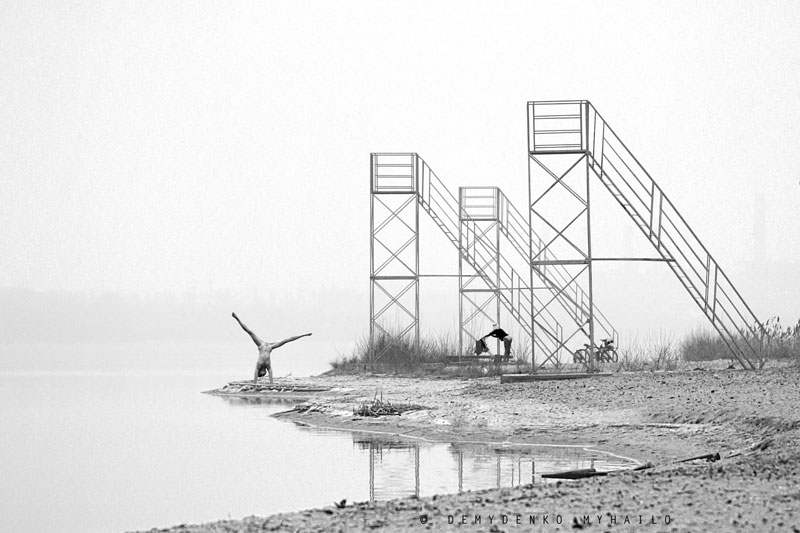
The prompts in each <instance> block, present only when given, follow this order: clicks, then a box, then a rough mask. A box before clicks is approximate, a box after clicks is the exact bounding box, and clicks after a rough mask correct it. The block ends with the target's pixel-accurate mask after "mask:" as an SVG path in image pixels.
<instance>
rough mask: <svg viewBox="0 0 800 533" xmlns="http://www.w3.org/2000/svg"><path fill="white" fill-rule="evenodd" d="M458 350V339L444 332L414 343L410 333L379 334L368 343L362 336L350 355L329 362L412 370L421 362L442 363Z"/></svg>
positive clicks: (336, 366) (339, 366) (335, 365)
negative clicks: (399, 334)
mask: <svg viewBox="0 0 800 533" xmlns="http://www.w3.org/2000/svg"><path fill="white" fill-rule="evenodd" d="M457 353H458V340H453V339H452V338H449V337H447V336H445V335H440V336H439V337H437V338H435V339H421V340H420V341H419V342H415V341H414V339H412V338H411V337H410V336H408V335H407V336H405V337H401V338H399V339H398V338H397V337H396V336H392V335H387V334H386V333H381V334H379V335H377V336H376V337H375V339H374V340H373V342H370V339H369V337H366V338H362V339H361V340H360V341H359V342H358V343H357V344H356V347H355V348H354V349H353V352H352V353H351V354H350V355H349V356H340V357H339V358H338V359H337V360H335V361H332V362H331V363H330V365H331V367H332V368H333V369H334V370H341V369H346V368H347V367H350V366H353V365H365V366H380V367H388V368H391V369H393V370H403V371H409V370H415V369H418V368H421V367H422V365H424V364H433V363H442V364H443V363H444V362H445V360H446V359H447V357H448V356H450V355H455V354H457Z"/></svg>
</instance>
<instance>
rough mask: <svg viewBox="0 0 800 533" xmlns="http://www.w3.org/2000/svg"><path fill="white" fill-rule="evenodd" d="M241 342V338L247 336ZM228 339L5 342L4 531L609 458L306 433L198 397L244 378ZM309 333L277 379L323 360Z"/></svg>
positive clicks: (391, 488)
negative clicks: (214, 341) (211, 341)
mask: <svg viewBox="0 0 800 533" xmlns="http://www.w3.org/2000/svg"><path fill="white" fill-rule="evenodd" d="M245 346H247V345H245ZM248 348H253V347H243V346H242V345H241V344H233V345H224V344H218V345H208V344H204V345H192V344H136V345H66V346H62V345H38V346H2V347H0V427H2V433H0V457H2V461H0V494H2V498H0V516H2V519H0V523H2V529H3V530H7V531H63V532H71V531H76V532H77V531H81V532H84V531H86V532H92V531H126V530H132V529H149V528H151V527H157V526H158V527H166V526H170V525H175V524H179V523H184V522H190V523H197V522H204V521H212V520H218V519H222V518H228V517H231V518H241V517H244V516H248V515H252V514H258V515H266V514H271V513H275V512H282V511H291V510H297V509H303V508H309V507H318V506H326V505H330V504H331V502H333V501H334V500H337V501H338V500H341V499H342V498H347V499H348V500H349V501H365V500H369V499H378V500H381V499H388V498H394V497H401V496H407V495H412V494H415V493H416V494H419V495H423V496H424V495H430V494H435V493H443V492H457V491H458V490H459V489H461V490H469V489H479V488H487V487H493V486H510V485H516V484H519V483H529V482H531V480H533V481H534V482H541V480H540V479H539V478H538V475H539V474H541V473H546V472H553V471H558V470H564V469H569V468H576V467H586V466H590V465H592V464H594V466H595V467H596V468H598V469H612V468H618V467H620V466H622V465H623V464H624V463H623V462H622V461H621V460H620V459H619V458H616V457H613V456H609V455H606V454H602V453H600V452H589V451H585V450H581V449H579V448H553V447H525V448H519V447H517V448H513V447H502V446H485V445H474V444H460V445H458V444H435V445H434V444H431V443H427V442H424V441H423V442H420V441H403V440H398V439H388V440H387V439H386V438H385V437H378V436H375V435H369V434H351V433H347V432H333V431H324V430H315V429H310V428H304V427H300V426H296V425H294V424H290V423H286V422H281V421H277V420H275V419H273V418H271V417H270V416H269V415H270V414H271V413H274V412H276V411H279V410H284V409H287V408H288V407H290V406H288V405H286V404H275V403H264V402H252V401H236V400H230V399H225V398H219V397H213V396H209V395H204V394H200V391H203V390H207V389H211V388H215V387H217V386H219V385H221V384H223V383H226V382H228V381H232V380H237V379H243V378H246V377H247V376H248V374H250V373H251V372H252V366H253V365H254V361H255V356H256V353H255V349H254V348H253V349H248ZM315 352H316V353H327V354H330V353H331V347H326V346H322V345H321V344H319V345H314V344H311V343H309V344H308V345H306V347H305V349H304V350H296V351H295V352H291V351H289V350H287V351H286V352H285V355H286V359H282V358H281V355H280V354H279V355H278V356H277V357H276V358H275V361H274V365H275V367H276V374H277V375H278V376H281V375H284V374H286V373H288V372H289V371H291V372H292V374H293V375H295V376H302V375H309V374H313V373H318V372H321V371H324V370H325V369H326V362H327V359H321V358H320V357H318V356H314V355H313V354H314V353H315Z"/></svg>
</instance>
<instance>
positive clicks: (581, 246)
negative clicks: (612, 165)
mask: <svg viewBox="0 0 800 533" xmlns="http://www.w3.org/2000/svg"><path fill="white" fill-rule="evenodd" d="M551 104H552V105H553V106H554V107H555V106H556V105H557V106H558V107H557V110H556V112H547V107H548V106H550V105H551ZM537 105H538V106H542V107H543V108H544V109H543V110H542V112H538V111H537V109H536V106H537ZM543 121H544V122H545V124H546V123H547V121H553V122H556V123H558V124H559V126H558V127H556V128H553V127H548V126H546V125H545V126H543V127H539V124H537V122H539V123H540V124H541V123H542V122H543ZM584 121H585V117H584V114H583V106H582V105H581V102H578V101H569V102H556V103H553V102H529V104H528V205H529V209H528V228H529V231H530V232H531V233H530V238H529V244H530V264H531V266H532V268H531V287H533V286H534V282H535V281H536V274H535V272H534V268H533V267H535V266H540V267H542V268H546V267H547V266H549V265H559V266H561V267H563V268H571V269H574V270H573V272H574V275H573V277H572V279H571V280H570V283H572V282H576V281H577V280H579V279H580V278H581V277H582V276H583V277H584V278H585V279H586V280H587V284H588V292H587V294H588V298H589V302H588V312H586V314H585V315H584V316H585V322H584V323H583V324H578V325H577V326H576V327H575V329H566V330H565V334H564V336H563V337H562V338H561V339H559V340H558V348H557V349H556V350H554V351H552V352H551V353H544V354H541V355H542V359H541V362H538V364H537V359H536V353H535V348H534V356H533V367H534V370H536V369H537V368H540V367H543V366H545V365H548V364H552V365H554V366H556V367H559V366H560V364H561V363H560V359H559V352H560V351H561V350H562V349H565V350H567V351H569V352H573V351H574V350H571V349H569V348H568V347H567V343H569V342H573V341H574V340H575V339H576V337H577V338H580V337H581V336H583V338H584V339H586V340H588V346H589V347H590V349H589V350H588V352H589V368H590V369H594V367H595V363H594V346H595V319H594V311H595V309H594V301H593V295H592V238H591V236H592V222H591V202H590V181H589V178H590V169H589V165H588V157H587V142H586V136H585V134H584V131H585V129H584V127H583V123H584ZM570 155H572V156H574V157H573V158H572V159H571V161H572V163H571V165H569V166H567V168H566V170H564V171H562V170H561V169H556V167H555V165H554V164H553V163H554V162H555V160H556V159H558V160H560V161H562V162H563V160H564V159H565V156H570ZM562 166H563V165H562ZM537 168H538V169H541V170H543V171H544V173H545V174H546V175H548V176H549V177H550V178H552V180H553V183H551V184H550V186H549V187H547V188H546V189H545V190H544V192H543V193H541V194H539V195H538V196H537V197H536V198H534V196H533V195H534V186H533V185H534V184H533V179H534V177H533V174H534V171H535V169H537ZM573 172H577V173H578V174H580V175H582V178H581V187H580V189H578V190H576V188H574V187H570V186H569V185H567V184H566V183H565V179H566V178H567V176H568V175H570V174H572V173H573ZM562 189H563V190H566V191H567V192H568V193H569V194H570V195H571V196H572V197H574V198H576V199H577V200H578V202H579V203H580V207H579V208H578V209H577V212H576V213H575V214H574V216H573V217H572V218H571V220H570V221H569V222H568V223H567V224H566V225H565V226H563V227H557V226H555V225H553V223H551V221H550V220H548V216H547V214H546V212H545V211H544V210H545V209H546V208H547V207H549V206H550V205H552V202H553V201H554V200H553V198H554V197H556V194H557V191H560V190H562ZM570 214H572V213H570ZM535 223H544V224H545V226H547V227H548V228H549V229H550V230H552V231H553V232H555V236H554V237H553V238H552V239H550V240H549V242H546V243H543V245H542V246H541V247H540V249H539V250H534V248H533V242H534V229H533V228H534V224H535ZM576 224H577V225H576ZM573 225H576V227H578V228H585V229H584V230H583V231H582V232H581V234H580V236H579V239H575V238H574V237H573V238H569V237H567V236H566V235H565V233H566V231H567V230H568V229H570V228H571V227H572V226H573ZM563 243H566V244H568V245H569V246H570V247H571V248H572V249H573V250H574V251H575V252H577V255H578V256H579V257H578V259H556V257H558V256H559V255H561V254H559V253H553V252H552V251H551V250H552V248H553V247H554V246H556V245H558V244H563ZM549 257H553V259H550V258H549ZM565 289H566V286H564V287H562V288H561V290H562V291H563V290H565ZM540 300H541V301H543V302H544V304H543V305H542V308H540V309H534V310H533V312H532V313H531V317H532V318H531V329H532V330H533V335H534V337H536V335H537V331H536V325H535V317H536V316H538V315H539V314H540V313H542V312H543V311H544V310H545V309H550V307H551V306H553V307H555V305H556V303H557V297H556V296H553V297H552V298H550V299H548V300H544V299H540ZM562 326H566V325H565V324H562ZM570 331H571V333H570ZM584 344H586V343H584ZM534 346H535V345H534Z"/></svg>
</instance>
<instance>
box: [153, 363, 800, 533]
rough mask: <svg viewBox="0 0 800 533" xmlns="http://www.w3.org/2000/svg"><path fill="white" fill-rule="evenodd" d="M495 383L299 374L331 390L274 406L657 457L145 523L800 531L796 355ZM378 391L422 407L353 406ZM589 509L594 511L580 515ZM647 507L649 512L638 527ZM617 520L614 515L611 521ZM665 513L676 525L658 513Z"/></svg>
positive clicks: (410, 428) (362, 427)
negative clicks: (594, 471)
mask: <svg viewBox="0 0 800 533" xmlns="http://www.w3.org/2000/svg"><path fill="white" fill-rule="evenodd" d="M499 381H500V379H499V377H484V378H476V379H469V380H466V379H460V378H453V377H449V378H441V377H403V376H379V375H363V374H362V375H332V374H328V375H322V376H316V377H312V378H303V379H299V378H298V379H295V380H286V381H284V382H282V383H280V384H279V386H280V387H281V388H284V390H288V389H290V388H291V387H292V386H295V387H297V386H304V387H309V388H324V389H326V390H324V391H321V392H314V393H313V394H309V395H307V399H306V400H305V401H304V402H303V403H301V404H300V405H301V406H300V407H299V408H295V409H292V410H289V411H284V412H281V413H277V414H275V415H273V416H275V417H276V418H278V419H282V420H286V421H288V422H294V423H299V424H304V425H313V426H318V427H323V428H327V429H336V430H346V431H357V432H370V433H383V434H388V435H397V436H404V438H410V439H422V440H426V441H432V442H459V443H465V442H474V443H485V442H491V443H497V444H506V443H509V444H516V445H538V446H541V445H552V446H563V445H567V446H581V447H586V448H593V449H597V450H600V451H603V452H609V453H612V454H614V455H619V456H622V457H625V458H630V459H633V460H634V461H636V462H638V463H639V464H646V463H651V464H652V465H653V466H652V468H647V469H643V470H637V471H633V470H624V471H616V472H614V473H613V475H607V476H598V477H591V478H586V479H581V480H575V481H561V482H556V483H551V484H547V485H540V484H536V485H524V486H521V487H516V488H502V489H486V490H481V491H472V492H464V493H461V494H447V495H438V496H432V497H426V498H419V499H417V498H413V497H411V498H405V499H402V500H393V501H389V502H375V503H357V504H354V505H347V507H345V508H343V509H338V508H334V507H333V506H331V507H330V508H324V509H317V510H305V511H297V512H293V513H281V514H276V515H271V516H268V517H260V518H257V517H249V518H245V519H242V520H227V521H221V522H215V523H211V524H199V525H193V526H186V525H184V526H181V527H179V528H172V529H170V528H167V529H153V530H151V531H165V532H176V533H177V532H178V531H182V532H211V531H226V532H233V531H273V530H285V529H288V530H296V531H354V530H355V531H361V530H370V529H374V528H376V527H379V528H382V529H387V530H399V529H403V530H420V531H421V530H424V529H431V528H433V529H436V530H439V529H444V530H450V529H456V528H457V529H459V530H462V531H463V530H481V531H484V530H486V529H488V528H490V527H501V529H502V528H506V529H509V530H510V529H512V528H516V529H519V530H525V531H531V530H535V531H540V530H541V531H559V530H564V531H566V530H572V529H573V528H579V527H596V526H598V525H599V526H601V527H606V526H613V527H614V528H615V530H616V529H621V530H629V531H635V530H638V529H637V528H639V527H645V526H647V527H649V528H650V530H653V531H662V530H663V531H689V530H694V531H697V530H731V529H734V530H736V529H740V528H750V529H755V530H758V531H793V530H794V531H800V528H798V524H800V510H798V509H800V492H798V487H799V486H800V451H798V449H797V443H798V441H799V438H800V409H799V408H798V406H800V390H798V389H800V387H798V382H800V368H798V366H796V365H795V366H781V367H775V368H768V369H764V370H760V371H744V370H714V369H708V370H698V369H693V370H688V369H687V370H678V371H670V372H632V373H615V374H612V375H611V376H607V377H603V378H602V379H592V378H588V379H580V380H557V381H542V382H529V383H508V384H501V383H500V382H499ZM259 385H260V384H259ZM281 394H285V392H283V393H280V392H279V393H276V392H274V391H271V392H266V391H265V393H263V394H260V395H259V397H261V398H265V399H268V398H272V397H276V396H277V397H281V396H280V395H281ZM378 395H380V396H381V397H382V398H383V399H384V400H388V401H391V402H392V403H394V404H399V403H404V402H405V403H414V404H418V405H421V406H424V407H425V409H421V410H416V411H407V412H404V413H403V414H402V415H400V416H384V417H379V418H372V417H359V416H354V415H353V407H354V406H356V405H358V404H359V403H360V402H365V401H371V400H372V399H373V398H375V397H377V396H378ZM710 453H719V455H720V457H721V459H720V460H718V461H715V462H706V461H704V460H695V461H687V462H680V461H682V460H686V459H689V458H692V457H697V456H701V455H706V454H710ZM543 503H546V504H547V505H549V507H547V508H545V507H546V506H544V507H543ZM589 511H593V512H594V514H593V516H594V518H592V521H590V522H586V521H585V518H586V517H587V516H590V515H591V513H589ZM547 512H551V513H555V514H558V515H560V516H562V523H560V524H549V523H548V524H543V523H542V520H541V518H540V519H539V521H538V523H529V517H530V516H534V515H536V516H540V515H541V514H542V513H547ZM587 513H589V514H587ZM555 514H554V516H555ZM461 515H463V516H469V517H471V519H470V520H471V522H470V521H467V522H464V523H462V522H461V519H460V518H458V519H456V517H459V516H461ZM502 515H506V516H517V515H519V516H523V517H526V518H525V520H523V521H524V524H516V523H515V520H516V518H514V519H512V520H511V522H510V523H506V524H502V523H494V522H492V523H489V522H488V517H489V516H502ZM639 515H641V516H644V517H646V518H647V519H650V518H651V517H653V520H655V522H654V523H649V524H646V523H643V524H639V523H638V520H639V518H638V517H639ZM612 516H617V517H618V518H617V519H614V523H611V521H612V518H611V517H612ZM623 516H629V517H630V516H633V517H636V519H635V520H634V522H636V523H635V524H634V523H625V521H624V519H623V518H621V517H623ZM667 516H669V523H664V520H665V517H667ZM422 517H424V520H425V523H422V522H421V521H422V519H423V518H422ZM476 517H477V520H478V522H477V523H476V522H475V519H476ZM573 519H574V520H578V522H575V523H574V522H573ZM604 520H605V521H604ZM659 520H660V522H659ZM793 527H794V528H795V529H792V528H793Z"/></svg>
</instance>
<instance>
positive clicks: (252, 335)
mask: <svg viewBox="0 0 800 533" xmlns="http://www.w3.org/2000/svg"><path fill="white" fill-rule="evenodd" d="M231 316H232V317H233V318H235V319H236V322H238V323H239V325H240V326H241V327H242V329H243V330H244V331H245V333H247V334H248V335H250V338H251V339H253V342H254V343H256V346H261V345H262V344H264V341H262V340H261V339H260V338H258V335H256V334H255V333H253V332H252V331H250V328H248V327H247V326H245V325H244V324H242V321H241V320H239V317H238V316H236V313H231Z"/></svg>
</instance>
